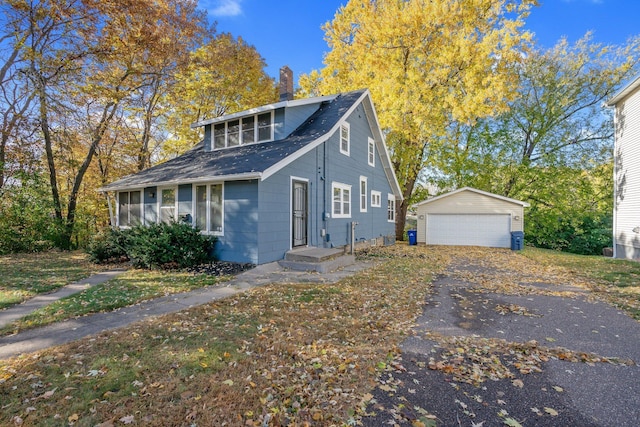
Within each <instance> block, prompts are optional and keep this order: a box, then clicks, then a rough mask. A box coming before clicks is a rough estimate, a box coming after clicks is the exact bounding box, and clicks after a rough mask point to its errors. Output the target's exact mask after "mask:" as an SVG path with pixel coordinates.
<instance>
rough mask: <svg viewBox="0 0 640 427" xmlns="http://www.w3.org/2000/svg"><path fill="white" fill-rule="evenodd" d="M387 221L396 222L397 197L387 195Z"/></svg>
mask: <svg viewBox="0 0 640 427" xmlns="http://www.w3.org/2000/svg"><path fill="white" fill-rule="evenodd" d="M387 221H389V222H396V196H394V195H393V194H387Z"/></svg>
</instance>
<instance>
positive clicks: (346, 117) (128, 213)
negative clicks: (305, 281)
mask: <svg viewBox="0 0 640 427" xmlns="http://www.w3.org/2000/svg"><path fill="white" fill-rule="evenodd" d="M192 127H203V128H204V140H203V141H202V142H201V143H200V144H198V145H197V146H195V147H194V148H192V149H191V150H190V151H188V152H187V153H185V154H183V155H181V156H179V157H177V158H175V159H172V160H169V161H167V162H165V163H162V164H159V165H157V166H154V167H152V168H149V169H146V170H144V171H142V172H139V173H137V174H134V175H130V176H127V177H124V178H122V179H120V180H118V181H116V182H113V183H111V184H109V185H107V186H105V187H103V188H102V189H101V191H105V192H115V193H116V194H117V195H116V197H117V201H118V203H117V205H118V208H117V221H118V224H117V225H118V226H120V227H127V226H131V225H135V224H139V223H142V224H150V223H155V222H159V221H173V220H176V219H177V220H182V221H187V222H191V223H193V224H194V226H197V227H198V228H199V229H201V230H202V231H203V232H204V233H208V234H212V235H215V236H217V238H218V242H217V244H216V248H215V251H216V256H217V257H218V259H220V260H226V261H235V262H250V263H254V264H263V263H267V262H272V261H277V260H281V259H282V258H283V257H284V255H285V253H286V252H287V251H289V250H291V249H294V248H298V247H318V248H330V247H343V246H346V245H348V244H349V243H350V241H351V227H352V222H356V223H357V224H356V225H355V233H354V236H353V237H354V238H355V240H356V241H357V242H362V241H368V242H370V243H371V244H385V243H391V242H393V241H394V235H395V206H396V201H397V200H401V198H402V196H401V191H400V187H399V185H398V182H397V180H396V177H395V174H394V172H393V168H392V165H391V161H390V158H389V153H388V151H387V148H386V146H385V143H384V137H383V135H382V132H381V130H380V126H379V124H378V120H377V116H376V112H375V109H374V106H373V103H372V100H371V94H370V93H369V91H368V90H359V91H353V92H347V93H342V94H338V95H331V96H323V97H318V98H310V99H301V100H288V101H281V102H278V103H275V104H271V105H265V106H262V107H258V108H254V109H251V110H247V111H243V112H239V113H235V114H230V115H226V116H223V117H218V118H215V119H211V120H206V121H202V122H199V123H195V124H193V125H192Z"/></svg>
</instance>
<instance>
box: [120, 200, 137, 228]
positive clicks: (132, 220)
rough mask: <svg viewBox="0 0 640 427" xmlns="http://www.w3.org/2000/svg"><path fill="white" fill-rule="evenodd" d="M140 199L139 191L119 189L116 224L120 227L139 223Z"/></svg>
mask: <svg viewBox="0 0 640 427" xmlns="http://www.w3.org/2000/svg"><path fill="white" fill-rule="evenodd" d="M141 201H142V193H141V192H140V191H121V192H119V193H118V225H119V226H120V227H130V226H134V225H138V224H140V222H141V221H140V219H141V216H142V215H141V212H142V203H141Z"/></svg>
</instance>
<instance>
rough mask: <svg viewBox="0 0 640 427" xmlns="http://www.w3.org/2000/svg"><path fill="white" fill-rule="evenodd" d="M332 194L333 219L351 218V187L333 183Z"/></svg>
mask: <svg viewBox="0 0 640 427" xmlns="http://www.w3.org/2000/svg"><path fill="white" fill-rule="evenodd" d="M331 192H332V193H333V217H334V218H351V186H350V185H347V184H341V183H339V182H334V183H332V184H331Z"/></svg>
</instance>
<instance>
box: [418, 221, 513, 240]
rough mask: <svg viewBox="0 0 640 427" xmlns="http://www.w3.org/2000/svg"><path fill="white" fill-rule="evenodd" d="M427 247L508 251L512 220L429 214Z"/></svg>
mask: <svg viewBox="0 0 640 427" xmlns="http://www.w3.org/2000/svg"><path fill="white" fill-rule="evenodd" d="M427 244H428V245H458V246H489V247H494V248H509V247H511V216H510V215H472V214H466V215H465V214H429V215H428V216H427Z"/></svg>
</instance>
